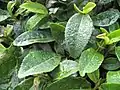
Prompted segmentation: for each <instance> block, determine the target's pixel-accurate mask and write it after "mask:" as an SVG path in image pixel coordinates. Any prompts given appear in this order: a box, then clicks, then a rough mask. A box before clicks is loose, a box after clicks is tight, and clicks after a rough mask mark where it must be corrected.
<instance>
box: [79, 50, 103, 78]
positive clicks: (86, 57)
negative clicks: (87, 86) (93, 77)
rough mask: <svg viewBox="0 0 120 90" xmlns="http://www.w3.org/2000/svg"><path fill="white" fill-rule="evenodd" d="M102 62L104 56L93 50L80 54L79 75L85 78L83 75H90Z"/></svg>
mask: <svg viewBox="0 0 120 90" xmlns="http://www.w3.org/2000/svg"><path fill="white" fill-rule="evenodd" d="M103 60H104V56H103V55H102V54H100V53H98V52H96V51H95V50H94V49H92V48H90V49H87V50H85V51H83V53H82V54H81V57H80V58H79V73H80V75H81V76H85V73H92V72H94V71H95V70H97V69H98V68H99V67H100V65H101V63H102V62H103Z"/></svg>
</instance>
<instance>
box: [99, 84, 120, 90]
mask: <svg viewBox="0 0 120 90" xmlns="http://www.w3.org/2000/svg"><path fill="white" fill-rule="evenodd" d="M99 90H120V84H107V83H104V84H102V85H101V86H100V89H99Z"/></svg>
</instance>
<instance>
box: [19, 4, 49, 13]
mask: <svg viewBox="0 0 120 90" xmlns="http://www.w3.org/2000/svg"><path fill="white" fill-rule="evenodd" d="M20 7H21V8H25V9H27V10H28V11H31V12H34V13H39V14H45V15H46V14H48V11H47V9H46V7H45V6H43V5H42V4H39V3H36V2H26V3H23V4H22V5H20Z"/></svg>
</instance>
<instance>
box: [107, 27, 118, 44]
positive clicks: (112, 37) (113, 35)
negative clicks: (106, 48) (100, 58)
mask: <svg viewBox="0 0 120 90" xmlns="http://www.w3.org/2000/svg"><path fill="white" fill-rule="evenodd" d="M108 38H109V39H110V42H109V43H108V44H112V43H114V42H118V41H120V29H118V30H115V31H113V32H111V33H109V34H108Z"/></svg>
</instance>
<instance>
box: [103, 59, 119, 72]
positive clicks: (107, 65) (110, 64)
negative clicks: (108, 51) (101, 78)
mask: <svg viewBox="0 0 120 90" xmlns="http://www.w3.org/2000/svg"><path fill="white" fill-rule="evenodd" d="M102 67H103V68H104V69H106V70H117V69H118V68H120V62H119V61H118V59H117V58H114V57H109V58H107V59H105V60H104V61H103V63H102Z"/></svg>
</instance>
